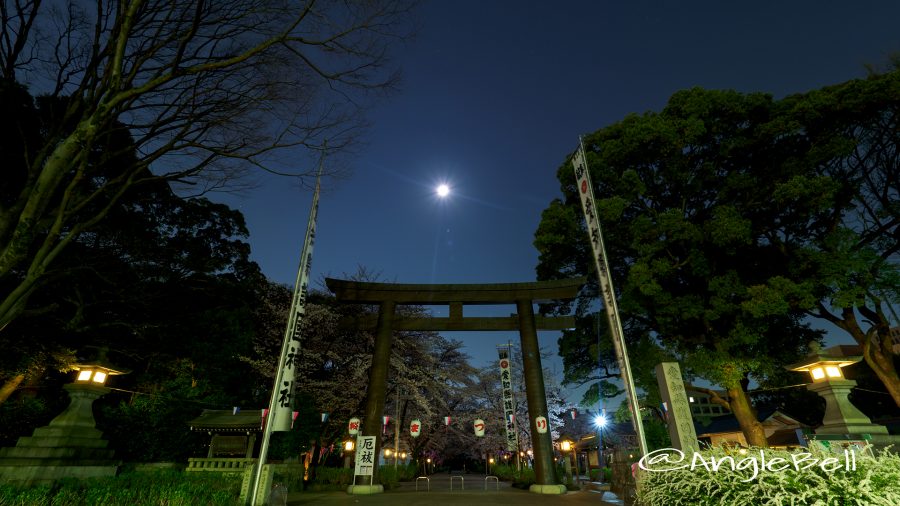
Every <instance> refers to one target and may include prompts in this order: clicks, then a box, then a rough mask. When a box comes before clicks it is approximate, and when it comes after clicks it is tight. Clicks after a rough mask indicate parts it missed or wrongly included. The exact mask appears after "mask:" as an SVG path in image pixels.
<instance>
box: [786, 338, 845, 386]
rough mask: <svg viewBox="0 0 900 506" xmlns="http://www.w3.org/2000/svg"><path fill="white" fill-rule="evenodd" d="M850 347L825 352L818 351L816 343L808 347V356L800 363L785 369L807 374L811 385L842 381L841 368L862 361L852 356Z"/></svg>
mask: <svg viewBox="0 0 900 506" xmlns="http://www.w3.org/2000/svg"><path fill="white" fill-rule="evenodd" d="M853 351H855V350H853V349H852V347H850V346H844V345H838V346H834V347H831V348H828V349H827V350H820V349H819V346H818V343H812V344H811V345H810V354H809V355H807V356H806V357H805V358H804V359H803V360H802V361H800V362H797V363H796V364H791V365H789V366H787V367H786V369H787V370H789V371H797V372H808V373H809V375H810V376H811V377H812V380H813V383H821V382H823V381H832V380H843V379H844V371H843V368H844V367H847V366H848V365H852V364H855V363H857V362H859V361H860V360H862V357H861V356H859V355H853V354H852V353H853Z"/></svg>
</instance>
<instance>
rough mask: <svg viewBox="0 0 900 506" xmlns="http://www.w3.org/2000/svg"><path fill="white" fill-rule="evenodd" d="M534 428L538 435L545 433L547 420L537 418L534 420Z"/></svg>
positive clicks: (541, 417)
mask: <svg viewBox="0 0 900 506" xmlns="http://www.w3.org/2000/svg"><path fill="white" fill-rule="evenodd" d="M534 426H535V427H536V428H537V431H538V434H546V433H547V418H546V417H543V416H539V417H537V418H535V419H534Z"/></svg>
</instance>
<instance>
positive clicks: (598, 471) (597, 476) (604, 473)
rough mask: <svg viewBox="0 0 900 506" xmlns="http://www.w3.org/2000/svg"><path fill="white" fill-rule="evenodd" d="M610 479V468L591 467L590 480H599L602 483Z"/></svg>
mask: <svg viewBox="0 0 900 506" xmlns="http://www.w3.org/2000/svg"><path fill="white" fill-rule="evenodd" d="M611 479H612V469H610V468H608V467H601V468H595V469H591V481H599V482H603V483H609V482H610V480H611Z"/></svg>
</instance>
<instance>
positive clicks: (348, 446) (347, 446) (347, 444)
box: [344, 439, 353, 452]
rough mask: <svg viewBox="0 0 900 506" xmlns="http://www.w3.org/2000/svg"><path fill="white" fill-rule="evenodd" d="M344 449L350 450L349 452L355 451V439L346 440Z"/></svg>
mask: <svg viewBox="0 0 900 506" xmlns="http://www.w3.org/2000/svg"><path fill="white" fill-rule="evenodd" d="M344 450H345V451H348V452H352V451H353V440H352V439H348V440H346V441H344Z"/></svg>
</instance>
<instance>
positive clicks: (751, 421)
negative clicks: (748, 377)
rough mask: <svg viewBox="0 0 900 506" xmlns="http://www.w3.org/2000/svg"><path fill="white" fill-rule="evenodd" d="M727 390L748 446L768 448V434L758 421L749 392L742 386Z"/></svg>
mask: <svg viewBox="0 0 900 506" xmlns="http://www.w3.org/2000/svg"><path fill="white" fill-rule="evenodd" d="M725 390H726V392H728V398H729V400H730V401H731V402H730V404H731V412H732V413H734V417H735V418H737V421H738V425H740V427H741V431H742V432H743V433H744V438H745V439H746V440H747V444H748V445H749V446H754V447H757V448H767V447H768V446H769V444H768V442H766V432H765V431H764V430H763V426H762V424H761V423H759V420H757V419H756V410H755V409H753V406H752V405H751V404H750V398H749V397H747V392H745V391H744V389H743V388H741V387H740V386H736V387H729V388H726V389H725Z"/></svg>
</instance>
